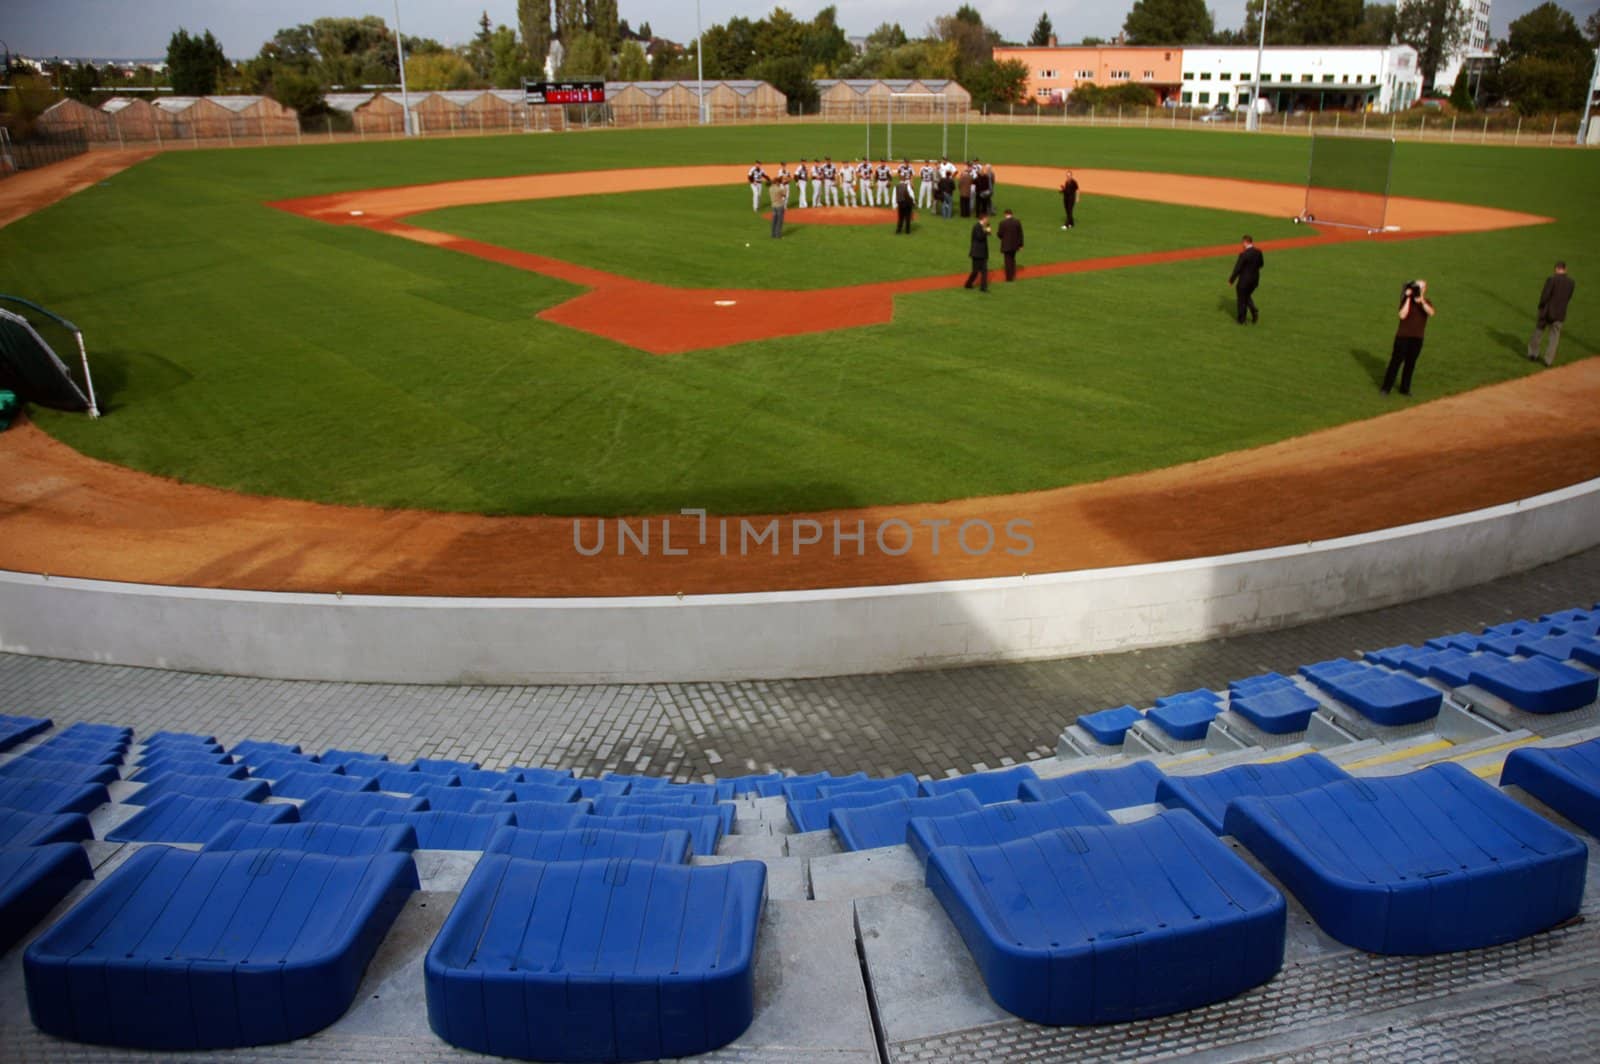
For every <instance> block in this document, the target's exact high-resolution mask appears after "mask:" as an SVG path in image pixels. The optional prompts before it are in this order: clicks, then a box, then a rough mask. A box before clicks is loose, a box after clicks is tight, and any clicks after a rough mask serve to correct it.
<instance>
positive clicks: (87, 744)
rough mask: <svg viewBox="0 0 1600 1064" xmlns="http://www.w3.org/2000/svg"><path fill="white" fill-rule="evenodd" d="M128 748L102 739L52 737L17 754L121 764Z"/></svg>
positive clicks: (88, 763) (89, 763)
mask: <svg viewBox="0 0 1600 1064" xmlns="http://www.w3.org/2000/svg"><path fill="white" fill-rule="evenodd" d="M127 752H128V748H127V747H126V746H124V745H123V744H121V743H113V742H103V741H100V740H87V741H79V740H75V739H60V738H57V739H50V740H48V741H46V742H42V743H40V744H39V745H38V746H35V747H32V748H31V749H28V750H24V751H22V752H21V753H19V754H18V755H17V757H18V759H21V758H34V759H39V760H46V761H79V762H82V763H84V764H86V765H120V764H122V762H123V759H124V755H126V754H127Z"/></svg>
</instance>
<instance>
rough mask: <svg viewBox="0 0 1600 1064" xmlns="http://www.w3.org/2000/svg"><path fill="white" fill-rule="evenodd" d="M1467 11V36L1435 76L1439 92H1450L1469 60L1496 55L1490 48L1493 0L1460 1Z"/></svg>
mask: <svg viewBox="0 0 1600 1064" xmlns="http://www.w3.org/2000/svg"><path fill="white" fill-rule="evenodd" d="M1459 3H1460V4H1461V6H1462V7H1463V8H1465V9H1466V11H1467V19H1468V21H1467V36H1466V38H1465V39H1464V40H1463V41H1462V42H1461V47H1460V49H1459V50H1458V51H1456V52H1455V54H1453V55H1448V56H1446V57H1445V60H1444V62H1443V63H1442V64H1440V66H1439V71H1438V73H1437V74H1435V75H1434V81H1433V85H1434V88H1435V89H1437V90H1438V91H1439V92H1449V91H1450V87H1451V86H1452V85H1454V84H1455V83H1456V75H1457V74H1458V73H1460V71H1461V66H1462V64H1463V63H1465V62H1466V61H1467V60H1469V59H1484V58H1488V57H1491V56H1493V55H1494V49H1493V48H1491V47H1490V39H1489V18H1490V16H1491V14H1492V12H1493V3H1492V0H1459Z"/></svg>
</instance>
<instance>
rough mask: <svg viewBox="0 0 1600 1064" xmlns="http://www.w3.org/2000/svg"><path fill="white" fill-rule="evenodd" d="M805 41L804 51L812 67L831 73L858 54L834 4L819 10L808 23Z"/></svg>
mask: <svg viewBox="0 0 1600 1064" xmlns="http://www.w3.org/2000/svg"><path fill="white" fill-rule="evenodd" d="M804 42H805V43H804V45H803V51H804V54H805V57H806V59H807V60H808V61H809V62H810V63H811V65H812V67H813V68H820V69H821V70H823V71H825V72H827V73H830V74H831V73H833V72H834V71H835V70H837V69H838V67H839V64H840V63H843V62H845V61H846V60H848V59H851V58H853V57H854V56H855V54H856V50H855V48H853V47H852V46H851V44H850V38H848V37H846V36H845V33H844V30H843V29H841V28H840V26H839V11H838V9H837V8H835V7H834V6H833V5H832V4H829V5H828V6H827V7H825V8H823V9H822V10H821V11H818V12H817V13H816V15H815V16H813V17H812V19H811V21H810V22H809V23H807V24H806V28H805V33H804Z"/></svg>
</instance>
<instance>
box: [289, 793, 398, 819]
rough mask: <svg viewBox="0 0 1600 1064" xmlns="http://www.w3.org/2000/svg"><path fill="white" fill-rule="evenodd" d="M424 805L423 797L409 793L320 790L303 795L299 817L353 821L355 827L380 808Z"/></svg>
mask: <svg viewBox="0 0 1600 1064" xmlns="http://www.w3.org/2000/svg"><path fill="white" fill-rule="evenodd" d="M426 808H428V801H427V799H425V798H416V797H412V796H409V795H397V794H373V793H371V792H370V791H365V792H359V793H355V794H341V793H339V792H336V791H322V792H320V793H318V794H315V795H312V796H311V797H310V798H308V799H306V802H305V804H304V805H302V806H301V807H300V819H301V820H331V821H333V822H334V823H336V824H353V825H355V826H357V827H359V826H361V825H363V824H365V823H366V822H367V817H369V816H371V815H372V814H373V813H375V812H378V811H380V810H382V811H384V812H391V811H392V812H401V813H414V812H420V811H422V810H424V809H426Z"/></svg>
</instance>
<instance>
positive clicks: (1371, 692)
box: [1300, 662, 1444, 728]
mask: <svg viewBox="0 0 1600 1064" xmlns="http://www.w3.org/2000/svg"><path fill="white" fill-rule="evenodd" d="M1349 664H1350V665H1352V666H1353V667H1352V668H1348V669H1338V670H1332V669H1329V670H1321V671H1311V670H1314V669H1318V666H1306V667H1305V668H1302V669H1301V670H1300V671H1301V672H1303V673H1305V674H1306V675H1307V676H1308V677H1310V679H1311V682H1312V683H1314V684H1316V685H1317V686H1318V687H1320V688H1322V689H1323V690H1324V691H1326V692H1328V694H1330V695H1332V696H1333V697H1334V698H1337V699H1338V700H1339V701H1341V702H1343V703H1344V704H1345V705H1347V706H1349V707H1350V708H1351V709H1353V710H1355V711H1356V712H1357V713H1360V714H1361V715H1362V716H1363V717H1366V718H1367V719H1368V720H1370V721H1372V722H1373V723H1374V724H1378V725H1381V726H1384V727H1390V728H1393V727H1399V726H1401V725H1405V724H1418V723H1421V722H1422V721H1425V720H1432V719H1433V718H1434V717H1437V716H1438V715H1439V707H1440V705H1442V704H1443V701H1444V695H1443V694H1442V693H1441V692H1439V691H1437V690H1435V689H1434V688H1432V687H1429V686H1428V685H1427V684H1424V683H1421V682H1419V681H1417V680H1413V679H1412V678H1411V677H1409V676H1407V675H1405V674H1404V673H1399V672H1388V671H1386V670H1384V669H1380V668H1377V667H1375V666H1372V665H1363V664H1357V663H1355V662H1351V663H1349Z"/></svg>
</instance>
